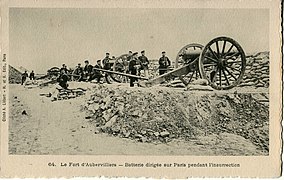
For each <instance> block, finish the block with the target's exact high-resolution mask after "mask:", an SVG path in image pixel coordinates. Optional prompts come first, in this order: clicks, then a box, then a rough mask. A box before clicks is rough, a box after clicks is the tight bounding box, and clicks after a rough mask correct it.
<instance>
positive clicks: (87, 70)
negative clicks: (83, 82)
mask: <svg viewBox="0 0 284 180" xmlns="http://www.w3.org/2000/svg"><path fill="white" fill-rule="evenodd" d="M92 71H93V66H92V65H91V64H89V61H88V60H86V61H85V67H84V72H85V74H86V78H87V81H91V78H92Z"/></svg>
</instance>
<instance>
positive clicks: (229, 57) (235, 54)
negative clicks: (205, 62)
mask: <svg viewBox="0 0 284 180" xmlns="http://www.w3.org/2000/svg"><path fill="white" fill-rule="evenodd" d="M240 55H241V53H240V52H236V53H234V54H232V55H230V56H228V57H226V56H225V57H224V58H225V59H226V60H229V59H232V57H234V56H237V57H239V56H240Z"/></svg>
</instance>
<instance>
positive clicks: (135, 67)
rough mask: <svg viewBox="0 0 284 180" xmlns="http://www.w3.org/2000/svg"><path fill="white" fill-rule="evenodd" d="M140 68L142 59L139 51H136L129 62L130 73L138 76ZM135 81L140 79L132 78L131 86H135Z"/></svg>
mask: <svg viewBox="0 0 284 180" xmlns="http://www.w3.org/2000/svg"><path fill="white" fill-rule="evenodd" d="M140 68H141V64H140V61H139V60H138V52H135V53H133V56H132V58H131V60H130V62H129V72H130V74H132V75H136V76H137V74H138V72H139V69H140ZM135 81H138V79H137V78H134V77H131V78H130V87H134V82H135Z"/></svg>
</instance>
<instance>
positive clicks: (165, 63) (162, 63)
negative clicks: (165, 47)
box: [159, 51, 171, 75]
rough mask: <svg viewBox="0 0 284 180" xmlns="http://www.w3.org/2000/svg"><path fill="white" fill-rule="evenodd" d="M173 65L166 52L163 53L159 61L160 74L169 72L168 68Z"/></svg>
mask: <svg viewBox="0 0 284 180" xmlns="http://www.w3.org/2000/svg"><path fill="white" fill-rule="evenodd" d="M170 65H171V61H170V60H169V58H168V57H167V56H166V52H165V51H163V52H162V57H160V59H159V74H160V75H162V74H165V73H166V72H167V68H168V67H169V66H170Z"/></svg>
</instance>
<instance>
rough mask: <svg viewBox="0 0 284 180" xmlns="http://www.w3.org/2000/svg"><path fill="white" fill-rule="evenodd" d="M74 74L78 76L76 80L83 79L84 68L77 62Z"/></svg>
mask: <svg viewBox="0 0 284 180" xmlns="http://www.w3.org/2000/svg"><path fill="white" fill-rule="evenodd" d="M75 74H76V75H78V76H79V79H78V81H79V82H80V81H83V77H84V69H83V68H82V67H81V64H80V63H79V64H78V66H77V68H76V69H75Z"/></svg>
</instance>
